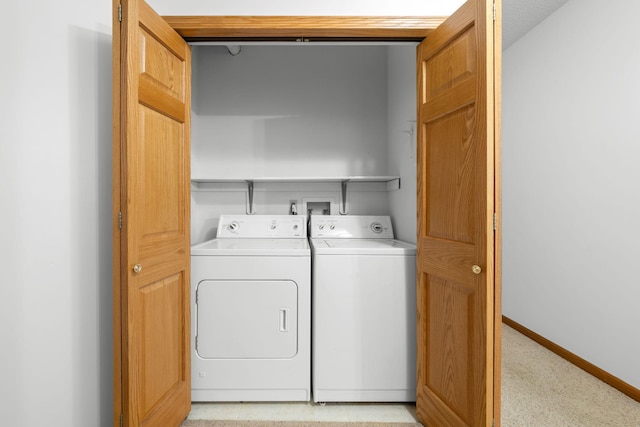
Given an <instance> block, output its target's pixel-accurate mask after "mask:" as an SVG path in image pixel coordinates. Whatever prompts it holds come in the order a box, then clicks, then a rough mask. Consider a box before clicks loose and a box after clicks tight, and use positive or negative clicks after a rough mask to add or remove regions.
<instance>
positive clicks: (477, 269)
mask: <svg viewBox="0 0 640 427" xmlns="http://www.w3.org/2000/svg"><path fill="white" fill-rule="evenodd" d="M471 271H473V274H480V273H482V268H481V267H480V266H479V265H474V266H473V267H471Z"/></svg>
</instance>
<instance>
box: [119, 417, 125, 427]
mask: <svg viewBox="0 0 640 427" xmlns="http://www.w3.org/2000/svg"><path fill="white" fill-rule="evenodd" d="M120 427H124V415H123V414H120Z"/></svg>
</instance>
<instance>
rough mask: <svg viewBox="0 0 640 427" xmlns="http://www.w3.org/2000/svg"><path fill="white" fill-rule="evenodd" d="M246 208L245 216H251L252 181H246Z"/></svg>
mask: <svg viewBox="0 0 640 427" xmlns="http://www.w3.org/2000/svg"><path fill="white" fill-rule="evenodd" d="M247 196H248V197H247V208H246V210H245V212H246V214H247V215H253V214H254V213H255V212H253V181H247Z"/></svg>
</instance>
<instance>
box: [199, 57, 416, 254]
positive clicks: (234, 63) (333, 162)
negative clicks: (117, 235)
mask: <svg viewBox="0 0 640 427" xmlns="http://www.w3.org/2000/svg"><path fill="white" fill-rule="evenodd" d="M193 56H194V58H195V59H194V62H195V64H196V65H195V66H194V82H193V87H194V94H195V96H194V105H193V111H192V143H191V146H192V150H191V151H192V163H191V166H192V169H191V170H192V176H193V177H197V178H224V179H229V178H238V179H249V178H261V177H340V176H358V175H368V176H370V175H388V174H389V172H388V167H387V156H388V150H387V146H388V144H387V104H388V102H387V47H386V46H362V45H360V46H345V45H340V46H335V45H332V46H322V45H312V44H307V45H296V46H290V45H289V46H273V45H271V46H269V45H260V46H255V45H249V46H247V45H245V46H242V48H241V52H240V54H238V55H236V56H231V55H229V53H228V52H227V49H226V48H225V47H224V46H196V47H194V54H193ZM409 66H410V67H411V64H409ZM411 69H412V70H414V71H413V73H415V65H414V66H413V68H411ZM414 80H415V79H414ZM414 99H415V95H410V97H409V99H408V102H409V103H410V104H413V103H414V102H415V101H414ZM405 101H406V100H405ZM414 176H415V173H414ZM207 187H211V186H207ZM214 187H215V188H216V191H202V189H200V191H193V192H192V209H191V210H192V224H191V225H192V227H191V229H192V241H193V242H194V243H195V242H200V241H202V240H206V239H208V238H212V237H214V236H215V227H216V224H217V220H218V217H219V215H220V214H223V213H227V214H229V213H236V214H243V213H245V212H246V209H247V206H246V199H247V196H246V193H247V189H246V185H243V184H235V185H233V184H229V185H222V186H214ZM220 187H222V188H221V189H222V190H223V191H219V190H220ZM348 190H349V191H348V211H349V213H350V214H389V204H388V193H387V191H386V187H385V185H384V184H363V183H350V184H349V185H348ZM322 198H324V199H327V200H331V201H332V202H333V203H332V211H331V213H332V214H334V215H337V214H338V211H339V201H340V182H333V183H330V184H326V183H325V184H316V183H314V184H310V183H307V184H270V183H256V184H255V193H254V212H255V213H257V214H287V213H288V212H289V202H290V201H296V203H297V206H298V211H299V212H300V213H305V211H304V209H303V206H304V201H305V199H322Z"/></svg>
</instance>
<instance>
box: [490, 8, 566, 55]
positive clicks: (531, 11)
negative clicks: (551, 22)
mask: <svg viewBox="0 0 640 427" xmlns="http://www.w3.org/2000/svg"><path fill="white" fill-rule="evenodd" d="M567 1H568V0H502V49H503V50H504V49H507V48H508V47H509V46H511V45H512V44H513V43H514V42H515V41H516V40H518V39H519V38H520V37H522V36H524V35H525V34H526V33H528V32H529V31H530V30H531V29H532V28H533V27H535V26H536V25H538V24H539V23H540V22H542V21H544V20H545V19H546V18H547V17H548V16H549V15H551V14H552V13H553V12H555V11H556V10H557V9H558V8H560V6H562V5H563V4H565V3H566V2H567Z"/></svg>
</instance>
